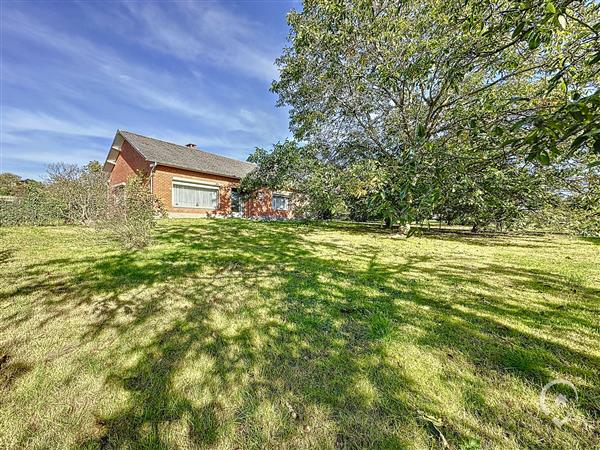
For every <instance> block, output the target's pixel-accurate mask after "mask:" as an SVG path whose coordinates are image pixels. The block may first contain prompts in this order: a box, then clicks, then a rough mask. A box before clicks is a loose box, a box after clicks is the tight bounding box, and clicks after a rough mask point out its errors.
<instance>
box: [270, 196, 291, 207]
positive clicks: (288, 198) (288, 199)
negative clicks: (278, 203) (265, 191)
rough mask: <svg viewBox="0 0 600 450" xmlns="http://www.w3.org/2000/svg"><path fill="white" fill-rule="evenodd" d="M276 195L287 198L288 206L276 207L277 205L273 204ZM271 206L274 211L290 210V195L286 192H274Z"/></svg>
mask: <svg viewBox="0 0 600 450" xmlns="http://www.w3.org/2000/svg"><path fill="white" fill-rule="evenodd" d="M275 197H282V198H285V199H286V200H287V201H286V207H285V208H275V205H274V204H273V202H274V200H275ZM271 208H272V209H273V211H289V210H290V196H289V195H286V194H280V193H278V192H274V193H273V194H272V195H271Z"/></svg>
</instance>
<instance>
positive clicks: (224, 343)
mask: <svg viewBox="0 0 600 450" xmlns="http://www.w3.org/2000/svg"><path fill="white" fill-rule="evenodd" d="M599 260H600V243H599V242H598V241H593V240H584V239H575V238H565V237H556V236H523V237H508V236H496V237H475V236H461V235H457V234H449V233H433V234H428V235H421V236H414V237H411V238H409V239H407V240H402V239H393V238H390V237H389V235H388V234H387V233H385V232H383V233H382V232H381V231H380V230H378V229H377V228H364V227H358V226H349V225H340V224H320V225H319V224H299V223H260V222H248V221H242V220H193V221H192V220H171V221H164V222H161V224H160V226H159V229H158V230H157V238H156V241H155V243H154V244H153V245H152V247H151V248H149V249H148V250H145V251H141V252H125V251H123V250H121V249H120V248H119V247H118V246H117V245H116V244H114V243H112V242H111V241H109V240H107V238H106V237H104V235H103V234H101V233H100V232H96V231H94V230H90V229H85V228H75V227H57V228H13V229H1V230H0V326H1V328H0V448H22V447H33V448H55V447H57V448H73V447H83V448H100V447H119V448H128V447H145V448H155V447H164V448H205V447H217V448H265V447H267V448H283V447H290V448H334V447H340V448H429V447H434V448H439V447H442V446H443V445H448V446H449V447H450V448H478V447H480V448H503V449H505V448H527V447H529V448H533V447H535V448H593V447H598V446H599V445H600V442H599V438H598V436H599V434H598V433H599V429H598V426H599V420H600V374H599V368H600V328H599V327H600V320H599V317H600V316H599V314H600V300H599V297H600V269H599V267H598V261H599ZM555 378H563V379H566V380H568V381H570V382H572V383H573V384H574V385H575V386H576V388H577V390H578V394H579V399H578V401H576V402H570V403H569V406H568V407H566V408H563V409H562V410H560V411H556V410H554V409H552V411H551V413H550V414H547V413H544V412H543V411H541V409H540V406H539V395H540V391H541V390H542V387H543V386H544V385H545V384H546V383H548V382H549V381H551V380H553V379H555ZM568 393H569V391H568V390H566V391H565V394H568ZM552 399H554V397H552ZM550 403H552V402H550ZM551 406H552V405H551ZM554 414H556V415H561V417H564V415H565V414H568V415H569V418H570V420H569V421H568V422H567V423H566V424H565V425H563V426H562V427H558V426H556V425H554V424H553V423H552V416H553V415H554Z"/></svg>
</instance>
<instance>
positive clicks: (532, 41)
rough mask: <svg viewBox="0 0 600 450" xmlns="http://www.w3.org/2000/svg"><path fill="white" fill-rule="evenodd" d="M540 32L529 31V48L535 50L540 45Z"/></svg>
mask: <svg viewBox="0 0 600 450" xmlns="http://www.w3.org/2000/svg"><path fill="white" fill-rule="evenodd" d="M540 39H541V38H540V33H539V32H537V31H534V32H532V33H529V37H528V38H527V43H528V44H529V50H534V49H536V48H538V47H539V45H540Z"/></svg>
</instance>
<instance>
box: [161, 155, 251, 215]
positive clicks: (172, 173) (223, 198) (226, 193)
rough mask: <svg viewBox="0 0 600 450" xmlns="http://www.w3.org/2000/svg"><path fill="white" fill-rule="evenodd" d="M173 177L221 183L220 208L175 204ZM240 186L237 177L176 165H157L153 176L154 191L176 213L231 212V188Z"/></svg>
mask: <svg viewBox="0 0 600 450" xmlns="http://www.w3.org/2000/svg"><path fill="white" fill-rule="evenodd" d="M173 177H178V178H188V179H190V181H199V182H205V183H211V184H218V185H219V208H218V209H216V210H215V209H201V208H180V207H177V206H173V204H172V201H173V196H172V186H173ZM237 186H239V180H237V179H236V178H228V177H222V176H219V175H211V174H208V173H200V172H194V171H191V170H184V169H177V168H174V167H167V166H160V165H159V166H157V167H156V170H155V172H154V175H153V177H152V191H153V192H154V194H155V195H156V196H157V197H158V198H159V200H160V201H161V202H162V203H163V205H164V206H165V208H166V210H167V211H169V212H174V213H193V214H209V215H213V214H214V215H227V214H230V213H231V188H234V187H237Z"/></svg>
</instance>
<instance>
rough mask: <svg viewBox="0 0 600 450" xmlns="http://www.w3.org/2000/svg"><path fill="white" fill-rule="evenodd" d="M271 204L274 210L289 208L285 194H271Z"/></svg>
mask: <svg viewBox="0 0 600 450" xmlns="http://www.w3.org/2000/svg"><path fill="white" fill-rule="evenodd" d="M271 205H272V206H273V209H274V210H275V211H287V210H288V208H289V199H288V198H287V197H286V196H285V195H280V194H273V199H272V201H271Z"/></svg>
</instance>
